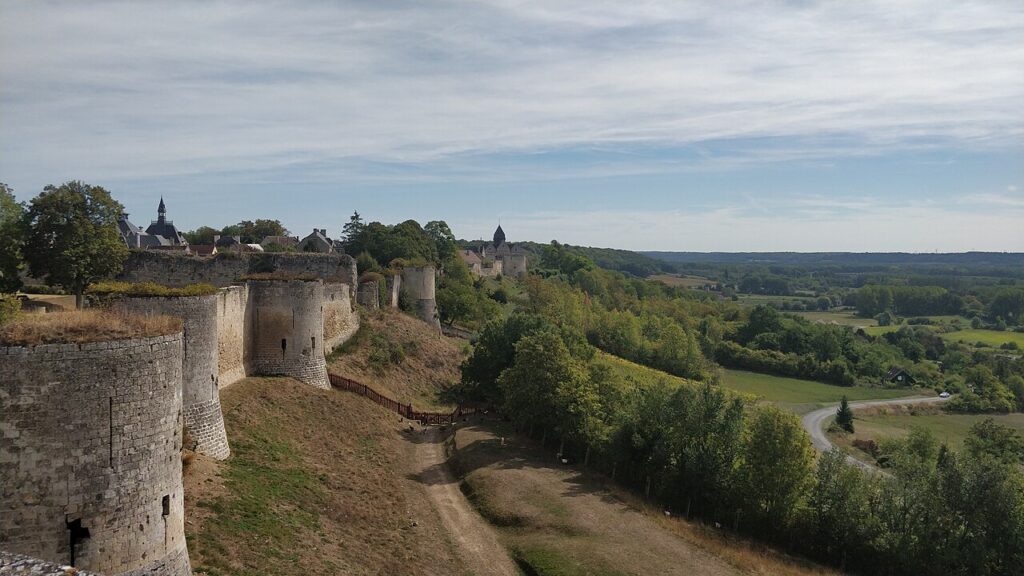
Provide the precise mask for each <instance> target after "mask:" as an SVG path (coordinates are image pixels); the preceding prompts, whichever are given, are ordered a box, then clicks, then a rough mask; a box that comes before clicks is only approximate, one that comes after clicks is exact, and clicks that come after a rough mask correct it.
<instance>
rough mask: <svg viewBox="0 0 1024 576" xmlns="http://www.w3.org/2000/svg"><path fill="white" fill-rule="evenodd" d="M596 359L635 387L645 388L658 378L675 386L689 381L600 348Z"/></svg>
mask: <svg viewBox="0 0 1024 576" xmlns="http://www.w3.org/2000/svg"><path fill="white" fill-rule="evenodd" d="M596 360H597V362H598V363H600V364H602V365H604V366H607V367H608V368H609V369H610V370H611V371H612V374H615V375H617V376H619V377H621V378H622V379H623V380H625V381H626V383H627V384H629V385H631V386H632V387H634V388H643V387H645V386H647V385H649V384H650V383H652V382H655V381H658V380H664V381H666V382H668V383H669V384H671V385H673V386H682V385H684V384H686V383H687V380H685V379H683V378H680V377H678V376H673V375H671V374H669V373H667V372H662V371H661V370H655V369H654V368H648V367H647V366H641V365H640V364H636V363H634V362H630V361H629V360H625V359H623V358H619V357H618V356H614V355H612V354H608V353H607V352H601V351H600V350H599V351H598V352H597V357H596Z"/></svg>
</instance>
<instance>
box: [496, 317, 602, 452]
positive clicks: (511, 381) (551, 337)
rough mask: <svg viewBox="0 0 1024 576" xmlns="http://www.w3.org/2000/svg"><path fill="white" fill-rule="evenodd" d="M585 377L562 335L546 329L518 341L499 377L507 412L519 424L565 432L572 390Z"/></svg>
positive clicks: (567, 424) (569, 424)
mask: <svg viewBox="0 0 1024 576" xmlns="http://www.w3.org/2000/svg"><path fill="white" fill-rule="evenodd" d="M585 377H586V376H585V373H584V371H583V369H582V366H580V364H579V362H578V361H577V360H575V359H574V358H573V357H572V355H571V354H570V353H569V349H568V348H567V347H566V346H565V343H564V342H563V341H562V339H561V337H559V335H558V334H557V333H556V332H555V331H553V330H543V331H540V332H537V333H535V334H531V335H528V336H524V337H523V338H522V339H521V340H520V341H519V342H517V343H516V347H515V360H514V361H513V363H512V365H511V366H509V367H508V368H507V369H506V370H505V371H503V372H502V373H501V376H499V377H498V387H499V388H500V389H501V392H502V396H503V398H504V409H505V411H506V413H508V414H509V416H511V417H512V419H513V420H514V421H516V422H517V423H518V424H519V425H520V426H523V427H527V428H532V427H534V426H540V427H541V428H544V429H551V430H555V431H558V432H563V433H564V432H567V431H569V430H571V418H572V416H571V415H570V414H569V412H570V411H571V410H572V408H571V406H570V404H571V402H572V392H571V391H572V390H574V389H576V388H582V384H581V383H580V380H582V379H583V378H585ZM566 391H568V392H566ZM567 420H568V422H567Z"/></svg>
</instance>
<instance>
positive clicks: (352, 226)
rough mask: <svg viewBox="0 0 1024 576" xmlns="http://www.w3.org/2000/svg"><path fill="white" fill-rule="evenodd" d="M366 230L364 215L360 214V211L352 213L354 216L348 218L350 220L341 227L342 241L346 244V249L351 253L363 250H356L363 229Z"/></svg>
mask: <svg viewBox="0 0 1024 576" xmlns="http://www.w3.org/2000/svg"><path fill="white" fill-rule="evenodd" d="M364 230H366V223H365V222H363V217H362V216H360V215H359V211H358V210H357V211H355V212H353V213H352V216H351V217H350V218H349V219H348V222H347V223H346V224H345V225H344V226H343V227H342V228H341V241H342V242H343V243H344V245H345V250H346V251H347V252H348V253H349V254H356V253H358V252H361V251H362V250H356V248H357V247H359V248H362V247H361V246H357V244H358V243H359V241H360V240H361V236H362V234H363V231H364Z"/></svg>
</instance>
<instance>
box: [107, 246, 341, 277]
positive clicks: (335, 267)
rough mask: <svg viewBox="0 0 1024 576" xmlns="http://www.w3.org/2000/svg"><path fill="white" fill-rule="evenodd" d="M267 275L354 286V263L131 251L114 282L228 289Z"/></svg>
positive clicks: (309, 256)
mask: <svg viewBox="0 0 1024 576" xmlns="http://www.w3.org/2000/svg"><path fill="white" fill-rule="evenodd" d="M269 272H282V273H286V274H310V275H313V276H315V277H317V278H321V279H323V280H325V281H328V282H340V283H343V284H348V285H350V286H354V285H355V281H356V261H355V259H354V258H352V257H351V256H347V255H344V254H313V253H280V252H278V253H248V252H246V253H241V254H238V253H230V252H225V253H221V254H218V255H217V256H214V257H213V258H197V257H195V256H189V255H185V254H177V253H173V252H162V251H156V250H148V251H147V250H133V251H132V252H131V253H130V254H129V256H128V260H127V261H126V262H125V265H124V271H123V272H122V273H121V275H120V276H119V277H118V279H119V280H124V281H127V282H156V283H157V284H163V285H165V286H186V285H188V284H212V285H214V286H230V285H231V284H233V283H235V282H237V281H238V279H239V278H241V277H242V276H246V275H248V274H262V273H269Z"/></svg>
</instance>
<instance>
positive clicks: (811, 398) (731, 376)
mask: <svg viewBox="0 0 1024 576" xmlns="http://www.w3.org/2000/svg"><path fill="white" fill-rule="evenodd" d="M722 385H723V386H725V387H726V388H729V389H731V390H735V391H737V392H741V393H743V394H751V395H754V396H757V397H758V398H761V399H763V400H767V401H768V402H773V403H776V404H778V405H779V406H780V407H782V408H785V409H787V410H791V411H793V412H796V413H798V414H803V413H806V412H810V411H811V410H814V409H816V408H820V407H822V406H826V405H828V404H833V403H836V402H839V400H840V399H842V397H843V396H846V397H847V399H849V400H851V401H852V400H876V399H883V398H902V397H906V396H916V395H920V394H921V391H920V390H915V389H907V388H902V389H889V388H874V387H870V386H850V387H846V386H833V385H831V384H823V383H821V382H814V381H811V380H798V379H796V378H785V377H782V376H772V375H769V374H758V373H756V372H745V371H743V370H723V372H722Z"/></svg>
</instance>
